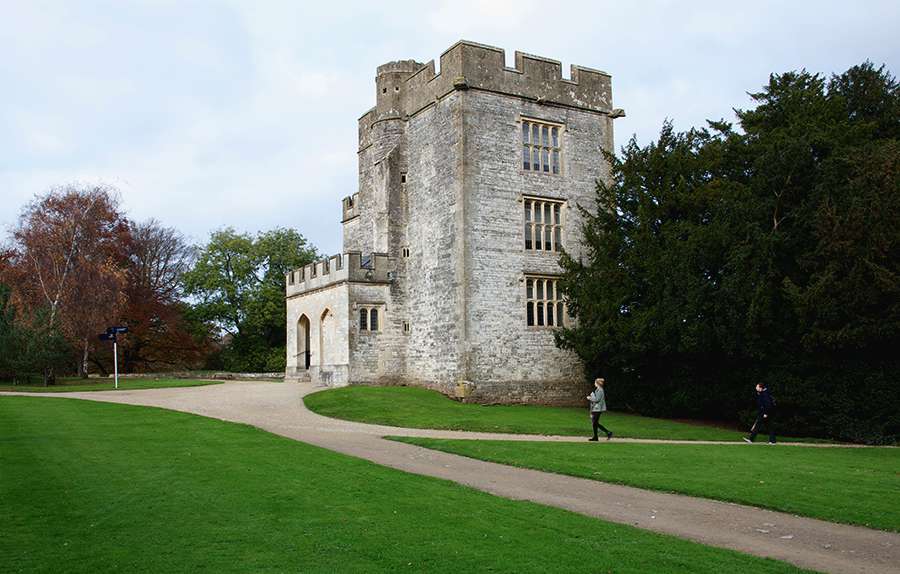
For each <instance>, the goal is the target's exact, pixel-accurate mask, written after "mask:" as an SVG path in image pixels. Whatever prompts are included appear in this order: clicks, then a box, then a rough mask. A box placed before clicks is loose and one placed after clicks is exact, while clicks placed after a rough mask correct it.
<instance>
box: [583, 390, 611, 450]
mask: <svg viewBox="0 0 900 574" xmlns="http://www.w3.org/2000/svg"><path fill="white" fill-rule="evenodd" d="M605 383H606V381H605V380H603V379H600V378H598V379H596V380H595V381H594V387H596V388H595V389H594V392H592V393H591V394H589V395H588V396H587V400H589V401H591V426H592V427H593V429H594V436H593V437H592V438H589V439H588V440H590V441H595V440H597V431H598V430H602V431H603V432H605V433H606V440H609V439H611V438H612V435H613V433H612V431H611V430H609V429H608V428H606V427H605V426H603V425H601V424H600V415H602V414H603V413H604V412H606V393H605V392H604V391H603V385H604V384H605Z"/></svg>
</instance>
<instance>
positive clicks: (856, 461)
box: [394, 437, 900, 531]
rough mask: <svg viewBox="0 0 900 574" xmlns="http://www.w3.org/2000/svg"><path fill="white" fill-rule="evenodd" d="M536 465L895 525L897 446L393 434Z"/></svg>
mask: <svg viewBox="0 0 900 574" xmlns="http://www.w3.org/2000/svg"><path fill="white" fill-rule="evenodd" d="M394 440H398V441H402V442H407V443H411V444H417V445H421V446H425V447H428V448H433V449H437V450H442V451H445V452H451V453H456V454H461V455H464V456H468V457H471V458H477V459H481V460H489V461H493V462H499V463H503V464H509V465H513V466H521V467H527V468H534V469H538V470H544V471H549V472H556V473H559V474H568V475H572V476H580V477H584V478H591V479H595V480H601V481H604V482H614V483H619V484H627V485H630V486H638V487H641V488H649V489H652V490H662V491H666V492H679V493H682V494H689V495H692V496H701V497H704V498H714V499H718V500H727V501H730V502H739V503H743V504H749V505H752V506H761V507H764V508H771V509H773V510H781V511H784V512H790V513H794V514H800V515H804V516H812V517H814V518H821V519H823V520H829V521H832V522H846V523H850V524H859V525H862V526H868V527H871V528H879V529H882V530H893V531H900V449H897V448H806V447H799V446H793V447H792V446H774V447H770V446H767V445H762V444H761V445H756V446H750V445H721V446H719V445H680V444H674V445H661V444H626V443H619V444H616V443H615V442H612V443H604V442H600V443H599V444H598V443H588V442H585V443H584V444H576V443H539V442H511V441H476V440H443V439H427V438H411V437H394Z"/></svg>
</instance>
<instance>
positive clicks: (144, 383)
mask: <svg viewBox="0 0 900 574" xmlns="http://www.w3.org/2000/svg"><path fill="white" fill-rule="evenodd" d="M221 382H222V381H204V380H199V379H119V390H120V391H128V390H135V389H160V388H163V387H198V386H201V385H216V384H219V383H221ZM114 385H115V381H113V380H112V379H88V380H87V382H85V380H84V379H62V380H58V381H57V383H56V384H55V385H50V386H47V387H44V386H41V385H13V384H12V383H9V382H0V391H15V392H20V393H69V392H75V391H112V390H115V387H114Z"/></svg>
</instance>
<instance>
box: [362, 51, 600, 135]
mask: <svg viewBox="0 0 900 574" xmlns="http://www.w3.org/2000/svg"><path fill="white" fill-rule="evenodd" d="M440 63H441V67H440V73H435V64H434V60H432V61H430V62H428V63H427V64H419V63H418V62H415V61H413V60H401V61H398V62H389V63H387V64H384V65H382V66H380V67H379V68H378V74H377V76H376V80H375V83H376V90H377V92H376V95H377V97H376V101H377V104H376V106H375V107H374V108H372V109H371V110H369V111H368V112H366V114H364V115H363V117H361V118H360V147H361V148H362V147H365V145H366V143H367V142H366V137H367V135H366V134H364V133H363V132H364V131H366V128H371V127H372V126H374V125H376V124H377V123H378V122H382V121H388V120H392V119H401V118H405V117H408V116H410V115H413V114H415V113H417V112H418V111H420V110H421V109H423V108H425V107H426V106H428V105H430V104H431V103H432V102H434V101H436V100H438V99H440V98H442V97H444V96H446V95H447V94H449V93H450V92H452V91H454V90H467V89H473V90H486V91H490V92H495V93H500V94H505V95H511V96H517V97H521V98H525V99H529V100H533V101H536V102H541V103H547V104H555V105H562V106H571V107H575V108H579V109H582V110H590V111H595V112H599V113H606V114H609V113H612V112H613V110H612V88H611V82H610V75H609V74H607V73H606V72H602V71H600V70H594V69H591V68H585V67H582V66H576V65H572V66H571V68H570V74H569V77H568V78H564V77H563V74H562V64H561V63H560V62H559V61H557V60H551V59H549V58H543V57H540V56H533V55H531V54H526V53H524V52H518V51H517V52H516V53H515V67H514V68H509V67H507V66H506V57H505V52H504V51H503V50H502V49H500V48H495V47H493V46H486V45H484V44H476V43H474V42H467V41H460V42H457V43H456V44H454V45H453V46H451V47H450V48H449V49H448V50H446V51H445V52H444V53H443V54H441V57H440Z"/></svg>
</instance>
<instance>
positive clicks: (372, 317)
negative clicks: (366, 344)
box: [369, 309, 378, 331]
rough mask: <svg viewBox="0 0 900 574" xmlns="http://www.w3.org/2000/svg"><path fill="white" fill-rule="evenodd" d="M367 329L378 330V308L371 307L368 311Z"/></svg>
mask: <svg viewBox="0 0 900 574" xmlns="http://www.w3.org/2000/svg"><path fill="white" fill-rule="evenodd" d="M369 330H370V331H377V330H378V309H372V310H371V311H370V312H369Z"/></svg>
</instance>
